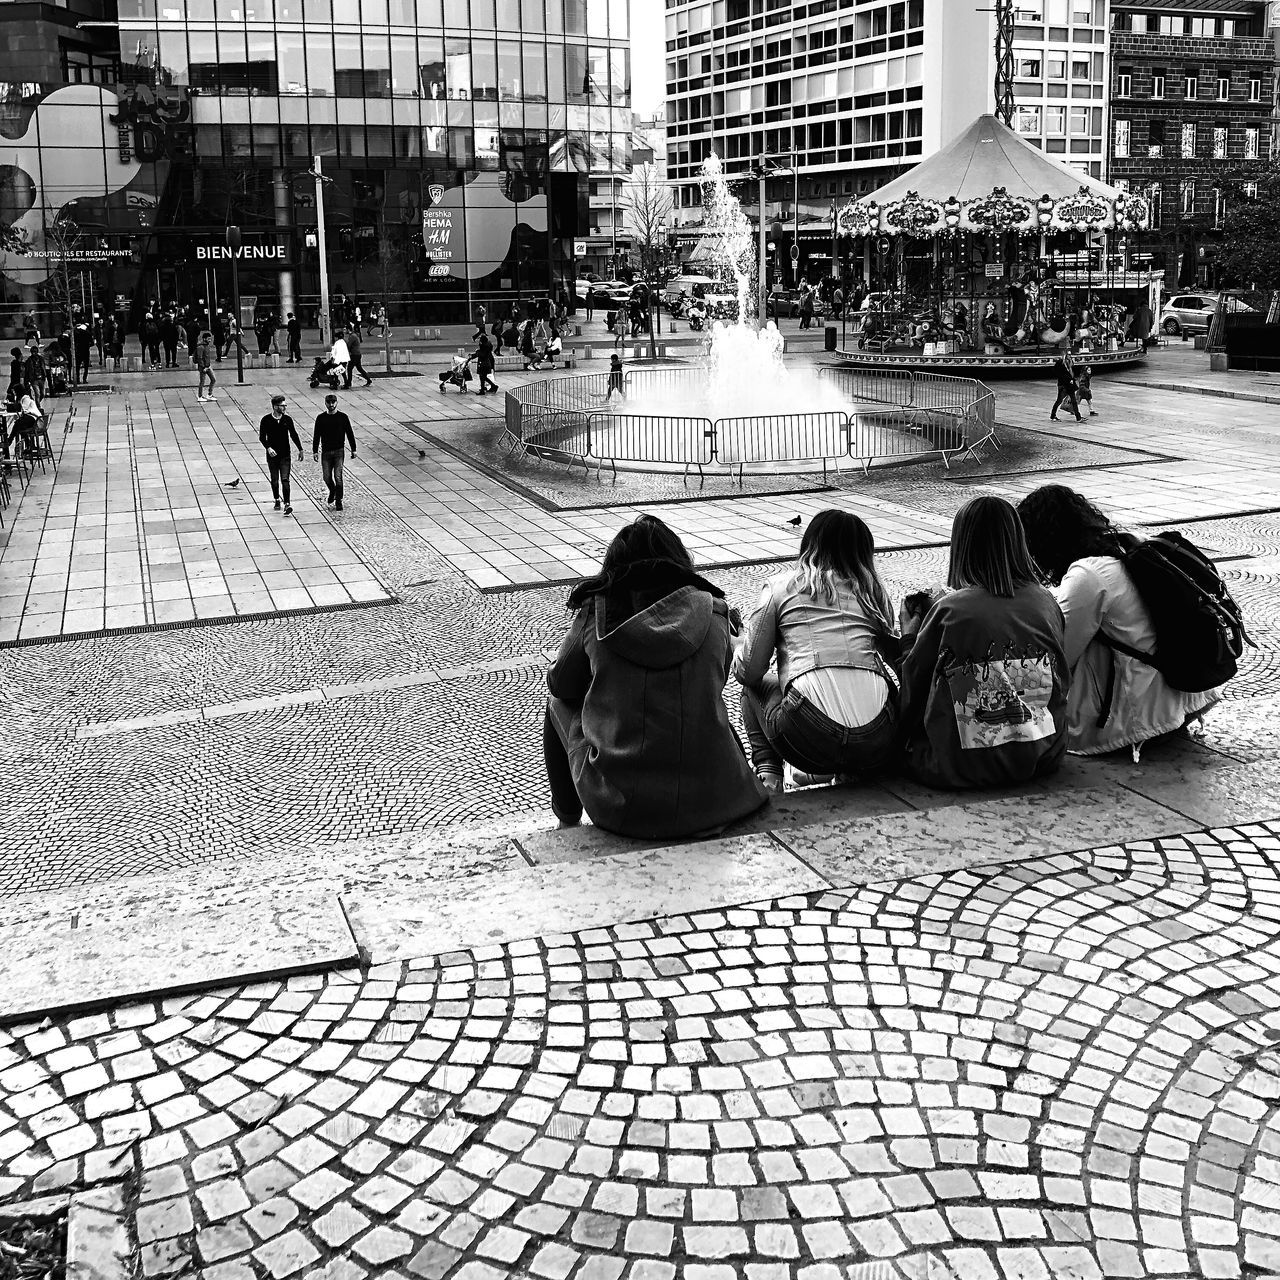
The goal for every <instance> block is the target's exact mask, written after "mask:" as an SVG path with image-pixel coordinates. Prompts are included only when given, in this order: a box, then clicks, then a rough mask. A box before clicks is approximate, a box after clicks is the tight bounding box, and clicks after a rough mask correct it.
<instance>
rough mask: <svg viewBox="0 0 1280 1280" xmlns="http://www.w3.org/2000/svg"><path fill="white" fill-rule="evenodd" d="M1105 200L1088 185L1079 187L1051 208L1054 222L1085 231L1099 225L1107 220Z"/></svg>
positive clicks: (1107, 210) (1069, 228)
mask: <svg viewBox="0 0 1280 1280" xmlns="http://www.w3.org/2000/svg"><path fill="white" fill-rule="evenodd" d="M1108 212H1110V211H1109V209H1108V208H1107V202H1106V201H1105V200H1104V199H1103V198H1102V197H1101V196H1099V195H1095V194H1094V193H1093V192H1092V191H1090V190H1089V188H1088V187H1083V186H1082V187H1081V188H1080V190H1079V191H1077V192H1076V193H1075V195H1071V196H1067V197H1065V198H1064V199H1062V200H1059V201H1058V203H1057V205H1056V206H1055V207H1054V210H1053V220H1054V222H1055V223H1056V224H1057V225H1058V226H1060V227H1063V228H1066V229H1068V230H1072V231H1087V230H1088V229H1089V228H1090V227H1100V226H1102V225H1103V224H1104V223H1105V222H1106V220H1107V214H1108Z"/></svg>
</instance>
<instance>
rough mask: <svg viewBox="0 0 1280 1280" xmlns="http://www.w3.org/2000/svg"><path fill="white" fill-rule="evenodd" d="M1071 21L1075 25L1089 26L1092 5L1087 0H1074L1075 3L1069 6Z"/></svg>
mask: <svg viewBox="0 0 1280 1280" xmlns="http://www.w3.org/2000/svg"><path fill="white" fill-rule="evenodd" d="M1071 21H1072V22H1074V23H1076V24H1077V25H1083V26H1086V27H1087V26H1091V25H1092V24H1093V5H1092V4H1091V3H1089V2H1088V0H1076V3H1075V4H1073V5H1072V6H1071Z"/></svg>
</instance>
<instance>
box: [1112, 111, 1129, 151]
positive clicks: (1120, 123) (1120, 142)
mask: <svg viewBox="0 0 1280 1280" xmlns="http://www.w3.org/2000/svg"><path fill="white" fill-rule="evenodd" d="M1115 123H1116V133H1115V157H1116V159H1117V160H1127V159H1128V158H1129V132H1130V129H1129V121H1128V120H1117V121H1116V122H1115Z"/></svg>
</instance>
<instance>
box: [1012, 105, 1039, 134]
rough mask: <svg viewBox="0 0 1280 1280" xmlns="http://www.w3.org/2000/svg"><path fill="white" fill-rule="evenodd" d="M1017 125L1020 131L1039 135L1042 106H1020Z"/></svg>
mask: <svg viewBox="0 0 1280 1280" xmlns="http://www.w3.org/2000/svg"><path fill="white" fill-rule="evenodd" d="M1017 127H1018V132H1019V133H1029V134H1034V135H1038V134H1039V133H1040V108H1039V107H1019V108H1018V117H1017Z"/></svg>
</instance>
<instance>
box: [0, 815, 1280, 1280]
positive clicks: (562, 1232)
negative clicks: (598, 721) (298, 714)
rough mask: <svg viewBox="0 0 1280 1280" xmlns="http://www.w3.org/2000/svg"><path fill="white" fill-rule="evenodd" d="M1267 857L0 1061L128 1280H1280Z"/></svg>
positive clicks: (820, 919)
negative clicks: (160, 1279) (1259, 1279)
mask: <svg viewBox="0 0 1280 1280" xmlns="http://www.w3.org/2000/svg"><path fill="white" fill-rule="evenodd" d="M1278 832H1280V827H1278V826H1277V825H1275V824H1263V825H1255V826H1246V827H1244V828H1241V829H1235V830H1230V829H1228V830H1221V831H1216V832H1213V833H1211V834H1196V835H1191V836H1188V837H1183V838H1168V839H1161V840H1156V841H1149V842H1138V843H1133V844H1129V845H1125V846H1113V847H1108V848H1101V849H1095V850H1092V851H1090V852H1084V853H1079V854H1069V855H1061V856H1057V857H1049V858H1040V859H1034V860H1031V861H1026V862H1021V863H1014V864H1006V865H1004V866H998V867H991V868H976V869H970V870H965V871H959V872H952V873H949V874H940V875H928V876H921V877H917V878H916V879H913V880H905V881H883V882H879V883H873V884H868V885H865V886H862V887H861V888H857V889H853V890H843V891H834V890H833V891H827V892H820V893H813V894H807V895H802V896H798V897H793V898H788V899H783V900H779V901H773V902H763V903H756V904H752V905H745V906H742V907H737V908H731V909H727V910H716V911H698V910H697V909H696V908H695V909H691V910H690V911H689V913H687V914H677V915H675V916H673V917H671V918H665V919H660V920H655V921H649V922H640V923H634V924H626V925H618V926H616V927H611V928H602V929H596V930H591V931H589V932H586V933H582V934H578V935H572V936H560V937H544V938H542V939H540V940H537V941H530V942H527V943H513V944H510V945H504V946H496V945H495V946H489V947H478V948H475V949H472V950H471V951H468V952H459V953H453V954H446V955H441V956H438V957H433V958H424V959H421V960H417V959H408V960H405V961H401V962H396V963H379V962H378V959H377V956H376V955H375V956H374V957H372V958H371V959H372V963H371V965H370V967H369V968H368V969H367V971H357V970H352V971H345V972H337V973H330V974H328V975H324V976H313V977H294V978H291V979H289V980H287V981H283V982H273V981H268V982H259V983H256V984H254V985H252V986H245V987H240V988H236V989H233V990H227V991H219V992H212V993H208V994H202V995H197V996H184V997H178V998H171V999H165V1000H160V1001H157V1002H153V1003H152V1002H148V1003H141V1004H134V1005H128V1006H125V1007H121V1008H117V1009H115V1010H114V1011H112V1012H110V1013H104V1014H93V1015H89V1016H83V1017H75V1018H57V1019H53V1020H51V1021H46V1022H44V1023H42V1024H40V1025H34V1024H31V1025H25V1026H16V1027H11V1028H9V1029H8V1030H6V1031H0V1090H2V1092H0V1169H2V1170H3V1173H0V1199H5V1198H8V1199H13V1198H17V1197H22V1196H26V1195H29V1194H33V1193H44V1192H52V1191H56V1190H58V1189H61V1188H66V1187H70V1186H73V1185H81V1184H84V1183H90V1184H92V1183H95V1182H100V1181H113V1180H119V1179H121V1178H125V1179H126V1187H127V1188H128V1189H129V1192H130V1199H129V1205H130V1215H131V1219H130V1231H131V1233H132V1236H133V1238H134V1239H135V1240H136V1243H137V1247H138V1250H139V1256H140V1262H141V1271H142V1273H143V1274H144V1275H147V1276H160V1275H179V1274H187V1273H190V1272H198V1273H199V1274H200V1275H201V1276H204V1277H209V1278H210V1280H232V1278H233V1277H244V1280H250V1278H251V1277H254V1276H262V1275H270V1276H274V1277H286V1276H291V1275H312V1276H316V1277H343V1278H350V1280H358V1278H359V1277H363V1276H367V1275H395V1276H406V1277H407V1276H419V1277H429V1278H432V1280H446V1278H452V1277H466V1278H467V1280H504V1278H505V1277H546V1278H547V1280H568V1278H570V1277H573V1278H575V1280H576V1278H577V1277H583V1278H586V1277H591V1278H597V1280H598V1278H606V1280H613V1278H616V1277H627V1278H628V1280H630V1278H635V1280H641V1278H643V1280H668V1278H672V1277H676V1276H683V1277H689V1278H690V1280H695V1278H696V1280H736V1278H737V1277H747V1278H748V1280H783V1278H784V1277H786V1278H788V1280H789V1278H791V1277H797V1278H800V1277H803V1278H804V1280H848V1278H850V1277H862V1276H866V1277H872V1276H874V1277H877V1278H880V1277H897V1276H904V1277H922V1278H924V1277H934V1276H956V1277H965V1278H966V1280H967V1278H969V1277H974V1278H986V1277H990V1278H991V1280H1022V1278H1025V1277H1049V1276H1053V1277H1059V1276H1061V1277H1074V1278H1076V1280H1079V1278H1082V1277H1095V1276H1108V1277H1110V1276H1116V1277H1124V1276H1147V1275H1150V1276H1188V1277H1189V1276H1211V1277H1216V1276H1227V1277H1234V1276H1250V1277H1254V1276H1262V1275H1266V1274H1272V1273H1275V1272H1277V1271H1280V1213H1278V1212H1277V1205H1278V1204H1280V1109H1278V1105H1277V1104H1278V1103H1280V1013H1277V1011H1276V1010H1277V1007H1278V1005H1280V880H1278V878H1277V873H1278V871H1280V834H1278Z"/></svg>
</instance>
